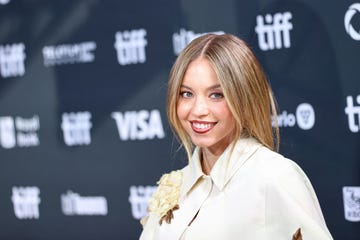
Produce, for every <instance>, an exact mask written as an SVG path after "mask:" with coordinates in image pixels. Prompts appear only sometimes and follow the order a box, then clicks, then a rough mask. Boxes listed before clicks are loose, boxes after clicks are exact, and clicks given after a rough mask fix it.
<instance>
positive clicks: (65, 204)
mask: <svg viewBox="0 0 360 240" xmlns="http://www.w3.org/2000/svg"><path fill="white" fill-rule="evenodd" d="M61 209H62V212H63V214H64V215H67V216H74V215H102V216H104V215H107V213H108V207H107V201H106V198H105V197H103V196H96V197H90V196H86V197H83V196H80V195H79V194H78V193H74V192H72V191H67V193H66V194H62V195H61Z"/></svg>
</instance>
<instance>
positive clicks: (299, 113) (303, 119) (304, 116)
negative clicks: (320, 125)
mask: <svg viewBox="0 0 360 240" xmlns="http://www.w3.org/2000/svg"><path fill="white" fill-rule="evenodd" d="M296 124H297V126H298V127H299V128H301V129H303V130H310V129H311V128H313V127H314V125H315V111H314V108H313V107H312V106H311V104H309V103H301V104H299V105H298V106H297V108H296V113H295V114H293V113H288V112H287V111H282V112H281V113H280V114H278V126H279V127H294V126H295V125H296ZM272 125H273V126H274V125H275V122H274V118H273V119H272Z"/></svg>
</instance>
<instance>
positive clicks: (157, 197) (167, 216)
mask: <svg viewBox="0 0 360 240" xmlns="http://www.w3.org/2000/svg"><path fill="white" fill-rule="evenodd" d="M182 178H183V176H182V172H181V171H180V170H177V171H172V172H170V173H168V174H164V175H163V176H162V177H161V178H160V180H159V181H158V182H157V184H158V185H159V186H158V188H157V190H156V191H155V193H154V194H153V196H152V197H151V199H150V201H149V208H148V211H149V213H153V214H156V215H157V216H158V217H159V218H160V221H159V224H160V225H161V224H162V222H163V221H164V220H165V221H166V222H167V223H170V222H171V219H172V218H173V217H174V215H173V211H175V210H177V209H179V205H178V203H179V198H180V190H181V185H182Z"/></svg>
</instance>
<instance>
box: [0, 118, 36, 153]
mask: <svg viewBox="0 0 360 240" xmlns="http://www.w3.org/2000/svg"><path fill="white" fill-rule="evenodd" d="M39 129H40V121H39V116H37V115H35V116H33V117H32V118H22V117H15V118H13V117H10V116H6V117H0V146H1V147H3V148H14V147H16V146H18V147H35V146H38V145H40V141H39V136H38V134H37V132H38V131H39Z"/></svg>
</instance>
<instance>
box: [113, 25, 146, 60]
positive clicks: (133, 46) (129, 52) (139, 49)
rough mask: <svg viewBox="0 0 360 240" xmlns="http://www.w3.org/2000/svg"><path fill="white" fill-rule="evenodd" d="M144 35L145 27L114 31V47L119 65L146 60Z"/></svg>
mask: <svg viewBox="0 0 360 240" xmlns="http://www.w3.org/2000/svg"><path fill="white" fill-rule="evenodd" d="M145 36H146V30H145V29H135V30H131V31H123V32H116V34H115V44H114V47H115V49H116V51H117V60H118V62H119V64H120V65H129V64H136V63H144V62H145V61H146V53H145V47H146V45H147V40H146V38H145Z"/></svg>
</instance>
